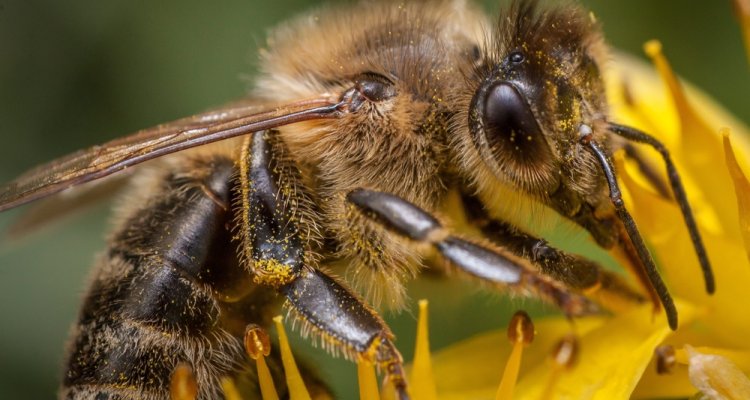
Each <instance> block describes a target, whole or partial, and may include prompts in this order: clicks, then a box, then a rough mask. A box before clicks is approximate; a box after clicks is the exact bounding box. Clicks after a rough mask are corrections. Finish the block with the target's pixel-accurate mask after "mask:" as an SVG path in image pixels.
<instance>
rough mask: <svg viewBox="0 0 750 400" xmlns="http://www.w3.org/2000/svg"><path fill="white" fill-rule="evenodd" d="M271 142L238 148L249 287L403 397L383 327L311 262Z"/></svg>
mask: <svg viewBox="0 0 750 400" xmlns="http://www.w3.org/2000/svg"><path fill="white" fill-rule="evenodd" d="M275 140H276V139H275V138H273V136H272V135H267V134H266V133H264V132H258V133H255V134H253V135H252V137H250V138H248V140H247V141H246V142H245V144H244V145H243V155H242V157H241V161H240V162H241V165H240V170H241V175H240V183H241V193H240V196H241V197H240V204H239V205H240V208H241V210H240V212H241V214H242V215H241V219H242V220H241V221H240V230H241V240H242V245H241V250H242V253H243V259H244V262H245V267H246V268H247V269H248V270H249V271H250V272H251V273H252V275H253V280H254V281H255V283H257V284H259V285H263V286H266V287H270V288H273V289H275V290H276V291H277V292H278V293H279V294H281V295H283V296H284V297H285V298H286V305H287V306H288V307H289V309H290V311H291V313H292V315H293V316H294V317H296V318H297V319H298V320H300V321H302V322H303V323H304V326H303V334H306V333H314V334H316V335H318V336H319V337H320V339H321V344H322V345H323V346H324V347H327V348H328V349H329V350H331V351H332V352H334V353H335V352H338V351H342V352H343V353H344V355H345V356H347V357H348V358H350V359H353V360H359V359H366V360H369V361H373V362H376V363H378V364H379V365H381V366H382V367H383V368H384V369H385V371H386V374H387V376H386V379H389V380H391V381H392V382H393V384H394V386H395V387H396V388H397V389H398V391H399V393H400V397H401V398H402V399H405V398H406V397H407V396H406V379H405V373H404V370H403V366H402V358H401V355H400V354H399V352H398V350H396V347H395V346H394V345H393V338H394V337H393V333H391V330H390V329H389V328H388V326H387V325H386V324H385V322H384V321H383V320H382V319H381V318H380V317H379V316H378V315H377V313H376V312H375V311H374V310H373V309H371V308H370V307H368V306H367V305H366V304H365V303H364V302H363V301H362V300H361V299H359V298H358V297H357V296H356V295H355V294H354V293H353V292H352V291H351V290H349V289H348V288H346V287H345V286H344V285H342V284H341V283H339V282H337V281H336V280H335V279H333V278H331V277H330V276H328V275H327V274H325V273H324V272H322V271H320V270H318V269H316V268H314V266H313V265H312V264H313V262H312V257H311V256H310V251H309V250H308V246H307V243H306V241H305V238H304V236H303V232H304V231H303V230H301V229H299V225H298V224H299V221H300V217H299V215H300V211H299V210H298V209H296V208H295V207H298V206H299V204H300V198H299V196H302V195H303V192H304V188H302V187H301V185H300V184H299V179H296V178H297V177H295V176H294V175H295V169H294V168H293V166H292V165H291V164H292V163H291V162H290V160H285V159H284V158H283V156H281V154H282V153H283V152H284V148H283V144H282V143H280V142H278V141H275Z"/></svg>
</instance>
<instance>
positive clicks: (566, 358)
mask: <svg viewBox="0 0 750 400" xmlns="http://www.w3.org/2000/svg"><path fill="white" fill-rule="evenodd" d="M577 360H578V338H576V336H575V335H573V334H568V335H566V336H564V337H563V338H562V339H560V340H559V341H558V342H557V343H556V344H555V347H553V349H552V362H553V366H552V372H551V373H550V377H549V380H548V381H547V386H546V387H545V389H544V395H543V396H542V397H541V398H543V399H551V398H552V393H554V390H555V385H557V381H558V380H559V379H560V374H561V373H562V372H563V371H566V370H569V369H571V368H573V366H574V365H575V364H576V361H577Z"/></svg>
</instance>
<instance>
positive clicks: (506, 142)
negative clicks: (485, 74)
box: [479, 82, 549, 162]
mask: <svg viewBox="0 0 750 400" xmlns="http://www.w3.org/2000/svg"><path fill="white" fill-rule="evenodd" d="M479 106H480V107H482V108H483V109H482V111H483V112H482V125H483V131H484V132H483V134H484V136H485V138H486V141H487V143H488V145H489V146H490V147H491V148H492V151H493V152H494V154H495V155H496V156H500V157H502V158H506V159H507V158H508V157H512V158H513V159H514V160H515V161H517V162H531V161H535V160H540V159H542V158H543V157H544V156H545V155H546V153H547V152H548V150H549V149H548V147H547V143H546V140H545V138H544V135H543V134H542V131H541V128H540V127H539V123H538V122H537V120H536V118H535V116H534V113H533V112H532V110H531V107H530V106H529V103H528V102H527V100H526V98H525V97H524V95H523V94H522V93H521V92H520V91H519V90H518V89H517V88H516V87H515V86H514V85H513V84H511V83H509V82H500V83H497V84H495V85H493V86H491V87H490V88H489V89H488V91H487V95H486V97H485V99H484V104H479Z"/></svg>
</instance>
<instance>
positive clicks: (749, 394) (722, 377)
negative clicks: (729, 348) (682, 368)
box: [685, 346, 750, 400]
mask: <svg viewBox="0 0 750 400" xmlns="http://www.w3.org/2000/svg"><path fill="white" fill-rule="evenodd" d="M685 350H686V351H687V353H688V357H689V364H688V374H689V376H690V382H692V383H693V386H695V387H696V388H698V389H699V390H700V391H701V392H703V393H704V394H706V395H708V396H709V397H710V398H712V399H730V400H734V399H737V400H741V399H748V398H750V379H748V378H747V376H745V374H744V373H743V372H742V371H740V369H739V368H737V366H736V365H734V363H733V362H731V361H730V360H729V359H728V358H726V357H723V356H719V355H714V354H703V353H701V352H699V351H696V350H695V349H693V348H692V347H689V346H686V348H685Z"/></svg>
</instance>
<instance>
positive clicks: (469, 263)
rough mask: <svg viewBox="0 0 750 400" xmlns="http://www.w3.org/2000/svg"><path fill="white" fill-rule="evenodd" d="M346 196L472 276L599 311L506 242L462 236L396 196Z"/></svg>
mask: <svg viewBox="0 0 750 400" xmlns="http://www.w3.org/2000/svg"><path fill="white" fill-rule="evenodd" d="M348 199H349V201H350V202H352V203H353V204H354V205H355V206H356V207H358V208H359V209H360V211H362V212H363V214H364V215H365V216H367V217H368V218H370V219H372V220H374V221H377V222H379V223H380V224H382V225H383V226H384V227H385V228H387V229H389V230H390V231H392V232H395V233H397V234H400V235H402V236H405V237H407V238H408V239H411V240H413V241H416V242H420V243H429V244H431V245H432V246H434V247H435V248H436V249H437V251H438V252H439V253H440V254H441V255H442V256H443V258H445V259H446V260H448V261H449V262H450V263H451V264H452V265H453V266H455V267H456V268H457V269H458V271H460V272H463V273H464V274H466V275H469V276H470V277H473V278H476V279H479V280H480V281H482V282H486V283H490V284H493V285H496V286H499V287H507V288H510V289H515V290H516V291H518V292H521V293H528V292H532V293H534V294H535V295H536V296H538V297H539V298H542V299H543V300H546V301H548V302H550V303H553V304H555V305H556V306H558V307H559V308H560V309H561V310H563V312H565V313H566V314H567V315H568V316H571V317H572V316H579V315H584V314H589V313H592V312H597V311H598V307H597V306H596V305H595V304H594V303H592V302H591V301H590V300H589V299H587V298H586V297H585V296H582V295H580V294H578V293H575V292H572V291H571V290H569V289H568V288H567V287H566V286H565V285H563V284H562V283H561V282H558V281H556V280H554V279H551V278H550V277H548V276H546V275H543V274H540V273H539V272H538V271H536V269H535V268H534V267H533V266H532V265H531V264H530V263H529V262H528V261H527V260H525V259H523V258H521V257H518V256H516V255H514V254H512V253H511V252H509V251H508V250H506V249H504V248H502V247H494V246H488V245H480V244H477V243H474V242H471V241H469V240H466V239H463V238H460V237H458V236H456V235H454V234H452V233H450V232H449V231H448V230H447V229H445V228H444V227H443V225H442V224H441V223H440V222H439V221H438V220H437V219H436V218H435V217H433V216H432V215H430V214H429V213H427V212H426V211H425V210H422V209H421V208H419V207H417V206H416V205H414V204H412V203H410V202H408V201H406V200H404V199H402V198H400V197H398V196H394V195H392V194H389V193H383V192H376V191H371V190H366V189H357V190H354V191H352V192H350V193H349V195H348Z"/></svg>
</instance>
